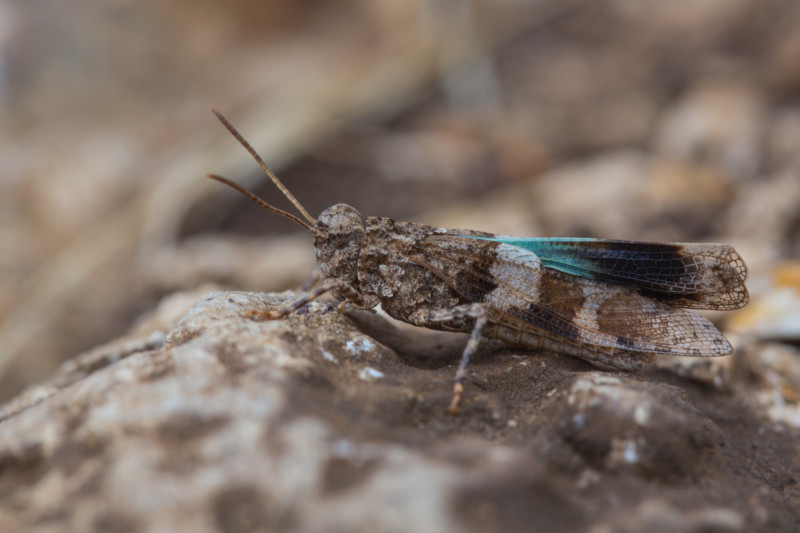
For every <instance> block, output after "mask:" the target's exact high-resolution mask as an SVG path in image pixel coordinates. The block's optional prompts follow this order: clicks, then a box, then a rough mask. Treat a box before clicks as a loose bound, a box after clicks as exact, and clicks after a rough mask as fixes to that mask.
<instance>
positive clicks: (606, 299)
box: [209, 110, 748, 413]
mask: <svg viewBox="0 0 800 533" xmlns="http://www.w3.org/2000/svg"><path fill="white" fill-rule="evenodd" d="M214 113H215V114H216V115H217V117H218V118H219V120H220V121H221V122H222V123H223V124H224V125H225V127H226V128H227V129H228V130H229V131H230V132H231V133H232V134H233V136H234V137H236V139H237V140H238V141H239V142H240V143H241V144H242V145H243V146H244V147H245V148H246V149H247V151H248V152H250V154H251V155H252V156H253V157H254V158H255V160H256V161H257V162H258V164H259V165H260V166H261V168H262V169H263V170H264V172H266V174H267V175H268V176H269V177H270V179H271V180H272V181H273V182H274V183H275V185H276V186H277V187H278V188H279V189H280V190H281V192H283V194H284V195H285V196H286V197H287V198H288V199H289V200H290V201H291V202H292V203H293V204H294V205H295V207H296V208H297V209H298V211H299V212H300V213H301V214H302V216H303V218H305V220H306V221H307V222H306V221H303V220H302V219H300V218H298V217H296V216H295V215H292V214H290V213H287V212H285V211H282V210H280V209H278V208H276V207H273V206H271V205H269V204H267V203H266V202H264V201H263V200H261V199H260V198H258V197H256V196H255V195H254V194H252V193H251V192H249V191H247V190H245V189H244V188H242V187H241V186H239V185H238V184H236V183H234V182H231V181H229V180H227V179H226V178H222V177H220V176H216V175H209V177H210V178H213V179H215V180H218V181H221V182H222V183H225V184H226V185H229V186H231V187H233V188H234V189H236V190H238V191H239V192H241V193H242V194H244V195H245V196H247V197H248V198H250V199H251V200H253V201H255V202H256V203H258V204H259V205H261V206H262V207H264V208H266V209H268V210H269V211H272V212H273V213H277V214H279V215H281V216H283V217H286V218H288V219H289V220H292V221H294V222H295V223H297V224H298V225H299V226H301V227H302V228H303V229H305V230H306V231H308V232H309V233H311V235H312V236H313V237H314V247H315V248H316V256H317V265H318V267H319V271H320V273H321V276H322V283H321V285H320V286H319V287H318V288H316V289H315V290H313V291H311V292H309V293H308V294H306V295H305V296H303V297H302V298H300V299H299V300H297V301H295V302H293V303H292V304H290V305H288V306H286V307H285V308H283V309H281V310H279V311H277V312H274V311H272V312H267V311H264V312H256V313H253V314H252V315H251V318H254V319H262V320H264V319H277V318H281V317H283V316H286V315H288V314H290V313H292V312H294V311H296V310H298V309H299V308H300V307H302V306H303V305H305V304H306V303H308V302H309V301H311V300H313V299H315V298H317V297H319V296H321V295H322V294H325V293H328V292H329V293H331V294H332V295H333V296H334V297H335V298H337V299H338V300H340V301H341V304H340V307H341V308H349V309H371V308H373V307H375V306H377V305H378V304H380V305H381V307H382V308H383V310H384V311H385V312H386V313H388V314H389V315H390V316H391V317H393V318H395V319H398V320H402V321H403V322H407V323H409V324H413V325H415V326H421V327H425V328H431V329H437V330H446V331H457V332H464V333H471V336H470V338H469V341H468V343H467V345H466V348H465V349H464V352H463V355H462V357H461V363H460V364H459V367H458V370H457V371H456V375H455V385H454V388H453V398H452V401H451V402H450V407H449V410H450V412H453V413H455V412H457V411H458V406H459V402H460V400H461V396H462V394H463V381H464V377H465V373H466V368H467V365H468V364H469V361H470V358H471V357H472V355H473V354H474V353H475V351H476V349H477V347H478V343H479V340H480V338H481V337H482V336H483V337H488V338H492V339H499V340H501V341H504V342H506V343H508V344H510V345H514V346H519V347H524V348H530V349H541V350H549V351H553V352H559V353H565V354H569V355H573V356H577V357H580V358H582V359H585V360H587V361H589V362H590V363H592V364H594V365H595V366H598V367H601V368H606V369H622V370H634V369H638V368H641V367H642V366H644V365H645V364H647V363H650V362H652V361H653V360H654V359H655V357H656V356H657V355H660V354H665V355H687V356H695V357H710V356H721V355H726V354H728V353H730V352H731V350H732V347H731V345H730V344H729V343H728V341H727V340H726V339H725V337H723V336H722V334H721V333H720V332H719V331H718V330H717V329H716V328H715V327H714V325H713V324H712V323H711V322H709V321H708V320H706V319H705V318H703V317H701V316H700V315H697V314H694V313H692V312H690V311H687V310H686V309H721V310H731V309H737V308H739V307H742V306H744V305H745V304H746V303H747V301H748V293H747V289H746V287H745V285H744V282H745V279H746V278H747V267H746V266H745V264H744V261H743V260H742V258H741V257H740V256H739V254H737V253H736V251H735V250H734V249H733V248H732V247H731V246H728V245H725V244H690V243H649V242H636V241H620V240H603V239H580V238H555V239H549V238H532V239H524V238H516V237H506V236H501V235H493V234H490V233H483V232H479V231H471V230H451V229H444V228H437V227H433V226H426V225H423V224H414V223H411V222H395V221H394V220H392V219H390V218H383V217H365V216H364V215H362V214H361V213H359V212H358V211H357V210H356V209H355V208H353V207H351V206H349V205H345V204H336V205H334V206H332V207H329V208H328V209H326V210H325V211H323V212H322V214H321V215H320V216H319V218H317V219H316V220H315V219H314V218H313V217H312V216H311V215H309V214H308V212H307V211H306V210H305V209H304V208H303V206H302V205H301V204H300V202H298V201H297V200H296V199H295V198H294V196H292V194H291V193H290V192H289V191H288V190H287V189H286V187H284V186H283V184H282V183H281V182H280V180H278V178H277V177H275V175H274V174H273V173H272V172H271V171H270V170H269V169H268V168H267V166H266V164H265V163H264V162H263V160H262V159H261V158H260V157H259V155H258V154H257V153H256V152H255V150H254V149H253V148H252V147H251V146H250V145H249V144H248V143H247V141H245V140H244V138H242V136H241V135H240V134H239V133H238V132H237V131H236V129H235V128H234V127H233V126H232V125H231V124H230V123H229V122H228V121H227V120H226V119H225V118H224V117H223V116H222V115H221V114H220V113H219V112H217V111H216V110H214Z"/></svg>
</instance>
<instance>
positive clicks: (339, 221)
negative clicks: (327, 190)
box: [314, 204, 367, 287]
mask: <svg viewBox="0 0 800 533" xmlns="http://www.w3.org/2000/svg"><path fill="white" fill-rule="evenodd" d="M314 235H315V236H314V247H315V248H316V249H317V265H318V266H319V270H320V272H322V274H323V275H324V276H326V277H332V278H339V279H341V280H343V281H347V282H348V283H350V284H351V285H352V286H353V287H357V286H358V256H359V254H360V253H361V247H362V246H363V245H364V240H365V239H366V236H367V231H366V220H365V218H364V216H363V215H362V214H361V213H359V212H358V211H356V209H355V208H353V207H350V206H349V205H346V204H336V205H334V206H332V207H329V208H328V209H326V210H325V211H323V212H322V214H321V215H320V216H319V218H318V219H317V223H316V224H315V225H314Z"/></svg>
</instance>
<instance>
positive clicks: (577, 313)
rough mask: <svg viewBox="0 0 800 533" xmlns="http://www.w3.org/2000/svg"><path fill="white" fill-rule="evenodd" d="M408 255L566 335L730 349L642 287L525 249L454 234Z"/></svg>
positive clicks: (648, 345) (661, 346)
mask: <svg viewBox="0 0 800 533" xmlns="http://www.w3.org/2000/svg"><path fill="white" fill-rule="evenodd" d="M412 252H413V253H412V256H411V261H412V262H415V263H417V264H419V265H422V266H425V267H426V268H429V269H431V270H432V271H433V272H435V273H436V274H437V275H439V276H440V277H441V278H442V279H443V280H444V281H445V282H447V283H448V284H449V285H450V286H451V287H452V288H453V289H454V290H455V291H456V292H458V293H459V294H460V295H461V296H462V297H464V298H466V299H468V300H470V301H473V302H486V303H488V304H489V305H490V306H491V307H492V308H494V309H497V310H499V311H501V312H503V313H506V314H508V315H511V316H513V317H516V318H518V319H520V320H522V321H524V322H525V323H527V324H530V325H531V326H534V327H536V328H540V329H543V330H545V331H547V332H549V333H552V334H555V335H559V336H561V337H564V338H567V339H570V340H573V341H577V342H582V343H586V344H591V345H595V346H605V347H610V348H616V349H622V350H630V351H637V352H647V353H656V354H670V355H693V356H715V355H725V354H727V353H729V352H730V351H731V346H730V344H729V343H728V341H727V340H726V339H725V338H724V337H723V336H722V334H720V332H719V331H717V329H716V328H715V327H714V326H713V324H711V323H710V322H709V321H708V320H706V319H705V318H703V317H701V316H699V315H696V314H694V313H691V312H689V311H686V310H684V309H677V308H673V307H671V306H669V305H667V304H665V303H663V302H660V301H658V300H655V299H653V298H649V297H647V296H644V295H643V294H641V293H640V291H638V290H637V289H634V288H629V287H625V286H622V285H612V284H608V283H604V282H602V281H598V280H594V279H589V278H585V277H579V276H574V275H571V274H567V273H564V272H560V271H558V270H554V269H550V268H546V267H544V266H543V265H542V262H541V261H540V260H539V258H538V257H537V256H536V254H533V253H531V252H530V251H528V250H525V249H523V248H521V247H518V246H515V245H511V244H506V243H501V242H494V241H488V240H475V239H473V238H471V237H465V236H461V235H453V234H435V235H430V236H428V237H425V238H424V239H422V240H421V241H419V242H418V243H417V244H416V245H415V246H414V248H413V250H412Z"/></svg>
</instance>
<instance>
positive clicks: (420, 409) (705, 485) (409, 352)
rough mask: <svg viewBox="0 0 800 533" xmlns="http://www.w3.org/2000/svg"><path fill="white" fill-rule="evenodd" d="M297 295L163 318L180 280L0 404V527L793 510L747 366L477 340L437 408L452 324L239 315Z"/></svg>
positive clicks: (205, 528)
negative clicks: (711, 372) (601, 365)
mask: <svg viewBox="0 0 800 533" xmlns="http://www.w3.org/2000/svg"><path fill="white" fill-rule="evenodd" d="M295 297H296V294H295V293H282V294H256V293H245V292H213V293H210V294H207V295H205V296H203V297H202V298H200V300H199V301H197V302H196V303H195V304H194V305H193V306H192V307H191V309H189V310H188V312H186V313H185V314H183V315H182V316H181V317H180V318H179V319H178V313H177V312H176V311H177V310H178V309H181V308H185V306H186V302H187V301H188V300H190V299H191V298H190V297H189V295H177V296H175V297H172V298H171V299H169V300H167V301H165V303H164V304H163V305H162V306H161V307H160V309H159V310H157V311H156V312H155V313H154V314H153V315H152V316H151V317H150V318H148V319H147V320H144V321H143V322H141V324H140V326H139V327H138V328H137V329H136V330H134V331H133V332H132V333H131V334H130V335H129V336H128V337H126V338H125V339H124V340H122V341H119V342H115V343H112V344H110V345H108V346H106V347H101V348H98V349H96V350H93V351H92V352H91V353H90V354H85V355H84V356H82V357H80V358H78V359H76V360H75V361H74V362H72V363H69V364H67V365H65V366H64V367H63V368H62V370H61V373H60V374H59V375H57V376H55V377H54V378H53V379H52V380H51V381H50V382H49V383H45V384H43V385H40V386H38V387H36V388H34V389H29V390H28V391H26V392H25V393H24V394H23V395H21V396H20V397H18V398H17V400H16V401H15V402H14V403H12V404H9V405H7V406H6V407H5V408H4V409H3V411H2V422H0V494H2V496H3V497H2V498H1V499H0V530H2V531H30V532H56V531H132V532H137V531H194V532H200V533H203V532H241V531H245V532H249V531H274V530H280V531H312V532H313V531H320V532H321V531H363V530H372V531H423V532H424V531H486V530H502V531H529V530H569V531H597V532H604V531H639V530H663V531H667V530H669V531H711V530H713V531H754V530H764V531H767V530H770V531H772V530H791V529H794V528H796V527H797V526H798V522H797V520H798V516H800V514H798V512H799V511H800V506H799V505H798V501H800V500H798V483H797V473H798V467H799V466H800V459H799V458H800V453H798V452H799V451H800V450H798V442H800V439H798V436H800V434H799V433H800V432H799V431H798V429H797V427H795V426H793V425H791V424H787V423H786V422H779V421H769V419H768V418H765V417H764V416H763V412H762V411H761V410H760V409H761V407H760V406H759V405H758V404H755V405H751V404H749V403H748V402H746V401H745V400H744V398H745V397H746V395H747V393H748V391H750V390H751V389H752V383H751V381H750V379H751V378H749V377H747V378H742V379H741V380H740V381H739V382H737V384H735V386H734V387H732V388H731V389H730V390H727V391H720V390H717V389H714V388H713V387H708V386H706V385H703V384H702V383H698V382H696V381H689V380H685V379H683V378H681V377H679V376H676V375H675V374H672V373H670V372H667V371H664V370H659V369H654V370H651V371H649V372H646V373H641V374H625V373H612V372H602V371H598V370H596V369H593V368H592V367H590V366H589V365H588V364H585V363H584V362H583V361H580V360H578V359H574V358H571V357H568V356H563V355H562V356H555V355H553V354H545V353H524V352H521V351H519V350H510V349H508V348H505V347H502V346H501V345H499V344H497V343H491V342H486V343H484V344H482V349H481V350H480V353H479V355H478V357H477V358H476V360H475V361H474V364H473V365H472V366H471V367H470V370H469V373H468V376H469V377H468V380H467V383H466V396H465V399H464V403H463V411H462V413H461V414H460V415H458V416H451V415H448V414H447V412H446V408H447V404H448V402H449V400H450V393H451V384H452V378H453V373H454V365H455V363H456V362H457V360H458V356H459V353H460V351H461V350H462V349H463V346H464V343H465V340H466V339H465V338H464V336H451V335H440V334H438V333H431V332H428V331H427V330H418V329H410V328H397V327H395V326H393V325H392V324H389V323H388V322H387V321H386V320H385V319H384V318H383V317H382V316H381V315H372V314H369V313H353V314H352V315H351V316H345V315H343V314H342V313H340V312H339V311H337V310H336V308H335V307H333V306H332V305H330V304H327V303H322V302H312V303H311V304H309V305H308V306H306V307H304V308H302V309H301V310H300V311H298V312H297V313H295V314H294V315H291V316H289V317H286V318H285V319H281V320H276V321H267V322H255V321H252V320H250V319H248V318H246V315H247V313H248V312H250V311H253V310H257V309H265V308H266V309H276V308H279V307H281V306H282V305H284V304H285V302H287V301H289V300H291V299H293V298H295ZM170 320H171V323H168V322H169V321H170ZM429 333H430V334H429ZM750 357H756V358H758V357H759V356H758V353H757V352H752V353H751V356H750ZM92 361H93V362H94V363H91V364H90V362H92ZM784 363H785V361H784ZM786 364H788V363H786ZM740 374H741V373H739V374H736V375H740ZM744 374H747V373H744Z"/></svg>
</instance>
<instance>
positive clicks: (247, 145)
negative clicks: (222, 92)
mask: <svg viewBox="0 0 800 533" xmlns="http://www.w3.org/2000/svg"><path fill="white" fill-rule="evenodd" d="M211 111H212V112H213V113H214V114H215V115H216V116H217V118H218V119H219V121H220V122H222V125H223V126H225V128H227V130H228V131H229V132H231V135H233V136H234V137H236V140H237V141H239V144H241V145H242V146H244V147H245V149H246V150H247V151H248V152H250V155H251V156H253V159H255V160H256V162H257V163H258V166H260V167H261V170H263V171H264V173H265V174H266V175H267V176H269V179H271V180H272V183H274V184H275V186H276V187H278V189H280V191H281V192H282V193H283V195H284V196H286V198H288V199H289V201H290V202H292V204H294V206H295V207H296V208H297V210H298V211H300V214H301V215H303V217H304V218H305V219H306V220H307V221H308V222H309V223H310V224H311V226H313V225H314V224H316V223H317V221H316V220H314V217H312V216H311V215H309V214H308V211H306V210H305V208H304V207H303V206H302V205H301V204H300V202H298V201H297V199H296V198H295V197H294V196H293V195H292V193H290V192H289V189H287V188H286V187H285V186H284V185H283V183H281V180H279V179H278V177H277V176H276V175H275V174H273V173H272V171H271V170H270V169H269V168H268V167H267V164H266V163H264V160H263V159H261V156H259V155H258V153H256V151H255V150H254V149H253V147H252V146H250V143H248V142H247V141H246V140H244V137H242V135H241V134H240V133H239V132H238V131H237V130H236V128H234V127H233V125H232V124H231V123H230V122H228V119H227V118H225V117H224V116H223V115H222V113H220V112H219V111H217V110H216V109H214V108H213V107H212V108H211ZM208 177H209V178H212V179H215V180H217V181H221V182H222V183H224V184H226V185H230V186H231V187H233V188H234V189H236V190H237V191H239V192H240V193H242V194H244V195H245V196H247V197H248V198H250V199H251V200H253V201H255V202H256V203H257V204H259V205H260V206H261V207H264V208H266V209H269V210H270V211H272V212H273V213H277V214H279V215H282V216H285V217H286V218H289V219H291V220H294V221H295V222H298V221H299V219H298V218H297V217H295V216H294V215H290V214H289V213H287V212H286V211H282V210H280V209H278V208H276V207H272V206H271V205H269V204H268V203H266V202H265V201H264V200H261V199H260V198H259V197H257V196H256V195H255V194H253V193H251V192H250V191H248V190H246V189H245V188H243V187H241V186H239V185H237V184H235V183H233V182H231V181H228V180H227V179H225V178H221V177H220V176H212V175H209V176H208ZM302 225H303V227H305V228H306V229H309V226H308V225H306V224H302ZM309 231H311V230H310V229H309ZM311 232H312V233H314V232H313V231H311Z"/></svg>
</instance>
